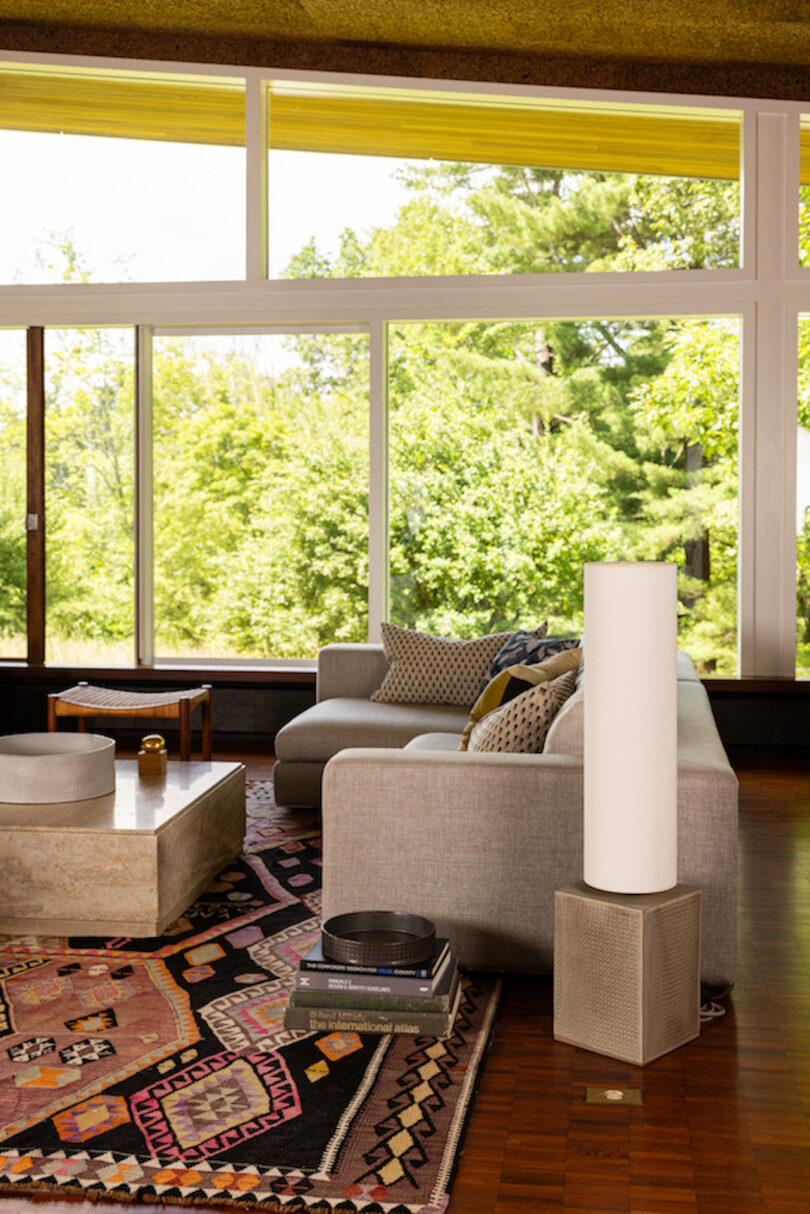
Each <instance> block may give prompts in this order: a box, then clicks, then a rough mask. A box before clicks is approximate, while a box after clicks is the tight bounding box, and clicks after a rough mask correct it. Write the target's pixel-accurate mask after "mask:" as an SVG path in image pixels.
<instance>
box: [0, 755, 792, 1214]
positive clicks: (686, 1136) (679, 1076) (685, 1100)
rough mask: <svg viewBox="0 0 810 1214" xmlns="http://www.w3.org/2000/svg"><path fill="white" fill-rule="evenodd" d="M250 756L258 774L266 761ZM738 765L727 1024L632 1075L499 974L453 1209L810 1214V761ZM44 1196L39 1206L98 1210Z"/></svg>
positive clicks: (538, 994)
mask: <svg viewBox="0 0 810 1214" xmlns="http://www.w3.org/2000/svg"><path fill="white" fill-rule="evenodd" d="M246 762H247V767H248V775H249V776H252V777H253V778H258V779H261V778H266V776H267V774H268V771H269V766H270V765H269V763H268V762H267V761H265V760H260V759H258V758H248V759H247V760H246ZM735 767H736V768H737V772H738V775H739V777H740V870H739V871H740V919H739V924H740V947H739V963H738V978H737V983H736V985H735V987H734V990H733V992H732V994H731V995H730V996H728V997H727V998H726V999H725V1000H723V1004H724V1006H725V1008H726V1014H725V1015H724V1016H723V1017H721V1018H719V1019H716V1020H713V1021H711V1022H710V1023H707V1024H706V1025H705V1026H704V1028H703V1031H702V1033H701V1036H700V1038H699V1039H698V1040H697V1041H696V1042H694V1043H693V1044H691V1045H688V1046H686V1047H684V1048H682V1049H680V1050H678V1051H676V1052H674V1053H672V1054H669V1055H667V1056H666V1057H664V1058H661V1059H659V1060H658V1061H656V1062H653V1063H651V1064H650V1065H649V1066H647V1067H645V1068H643V1069H641V1068H637V1067H632V1066H628V1065H625V1064H623V1063H619V1062H613V1061H611V1060H610V1059H607V1058H602V1057H600V1056H598V1055H596V1054H589V1053H587V1052H586V1051H583V1050H578V1049H574V1048H572V1047H571V1046H566V1045H562V1044H560V1043H557V1042H555V1041H554V1040H553V1038H552V1035H551V1024H552V1004H551V987H550V983H549V981H548V980H545V979H527V978H520V979H517V978H516V979H513V980H510V981H508V982H507V986H506V994H505V998H504V1001H503V1006H502V1011H501V1013H500V1016H499V1019H498V1023H497V1026H496V1030H495V1036H494V1041H493V1044H492V1048H491V1050H490V1053H489V1056H488V1059H487V1062H486V1066H485V1068H484V1073H483V1077H482V1080H481V1087H480V1091H479V1093H478V1097H477V1099H476V1103H475V1108H474V1111H473V1114H472V1117H471V1120H470V1124H469V1128H468V1131H467V1136H466V1139H465V1144H464V1149H463V1152H462V1156H461V1161H460V1166H459V1170H458V1175H457V1177H456V1181H455V1185H454V1188H453V1192H452V1198H451V1202H450V1207H449V1214H513V1212H514V1214H534V1212H535V1211H537V1212H540V1211H564V1212H565V1214H579V1212H582V1214H585V1212H587V1214H609V1212H612V1211H628V1212H632V1214H687V1212H688V1214H692V1212H697V1214H753V1212H755V1211H756V1212H764V1214H810V763H804V762H799V761H790V762H787V761H785V762H781V763H779V764H775V763H773V762H770V763H765V762H762V763H759V762H756V761H751V760H748V761H740V762H737V763H735ZM586 1087H622V1088H623V1087H628V1088H640V1089H641V1091H642V1093H643V1100H644V1102H643V1104H642V1105H640V1106H635V1107H630V1106H619V1107H612V1106H596V1105H590V1104H586V1103H585V1089H586ZM43 1197H44V1195H42V1197H40V1198H39V1200H38V1201H37V1202H36V1206H37V1207H38V1208H39V1210H38V1212H36V1214H39V1212H41V1214H62V1211H64V1212H65V1214H81V1212H83V1211H90V1210H95V1211H97V1212H98V1211H99V1209H100V1207H99V1206H98V1205H95V1206H91V1205H89V1204H88V1203H85V1202H79V1203H65V1202H62V1201H51V1200H49V1199H47V1198H45V1199H44V1200H43ZM105 1208H109V1207H105ZM120 1208H121V1207H119V1209H120ZM136 1208H138V1209H141V1210H146V1209H147V1208H148V1209H150V1210H156V1209H159V1210H161V1211H163V1214H165V1211H166V1209H167V1208H168V1207H165V1206H163V1207H143V1206H141V1207H136ZM197 1209H198V1210H199V1209H200V1207H197ZM17 1210H25V1211H27V1212H28V1214H35V1210H34V1202H33V1201H21V1200H20V1199H19V1198H5V1199H4V1200H3V1199H0V1214H12V1211H13V1212H14V1214H16V1211H17Z"/></svg>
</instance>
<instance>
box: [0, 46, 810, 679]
mask: <svg viewBox="0 0 810 1214" xmlns="http://www.w3.org/2000/svg"><path fill="white" fill-rule="evenodd" d="M0 101H2V103H3V108H2V119H1V120H2V122H3V123H4V125H5V127H6V128H7V129H6V130H5V131H3V132H0V143H2V140H3V139H6V141H7V142H6V143H5V144H3V145H2V146H3V148H4V149H5V151H4V155H5V156H6V161H7V163H10V164H11V163H13V164H14V165H15V166H16V167H15V179H16V180H18V182H19V188H18V190H17V191H16V193H15V196H14V197H11V198H9V197H6V196H4V199H3V200H2V204H0V205H2V207H3V219H4V230H5V231H6V232H14V233H16V237H15V238H14V239H11V238H9V239H8V240H7V241H6V243H5V245H4V250H3V253H2V256H0V279H5V281H6V283H7V284H8V285H7V286H5V287H3V286H0V326H5V327H6V328H7V329H12V330H13V327H14V326H15V325H16V326H17V327H18V328H17V338H18V345H19V341H20V340H21V336H22V333H21V329H20V328H19V327H20V326H40V327H41V328H42V329H43V331H44V367H45V382H44V393H43V397H44V399H43V402H42V403H43V409H44V417H45V451H44V488H45V504H46V509H45V548H46V556H47V560H46V575H47V576H46V578H45V587H46V589H45V591H44V593H45V594H46V596H47V606H46V609H45V612H44V618H45V629H46V633H47V637H46V644H45V656H46V660H47V661H50V662H71V663H74V664H76V663H78V664H81V663H84V664H88V665H89V664H100V663H112V664H116V663H127V662H131V661H133V660H137V661H140V662H147V663H150V662H161V661H176V660H178V659H185V660H188V661H192V662H196V663H200V662H205V661H216V660H225V661H240V660H248V661H268V660H271V661H272V660H291V659H293V660H294V659H309V658H311V657H312V656H313V655H314V653H315V652H316V650H317V648H318V646H319V645H320V644H323V643H324V641H326V640H329V639H345V640H356V639H362V638H364V637H366V636H370V637H372V638H374V637H376V636H377V635H378V629H379V623H380V621H381V620H382V619H385V618H390V619H393V620H395V621H397V622H399V623H404V624H407V625H409V626H413V627H419V628H426V629H430V630H432V631H436V632H444V633H453V634H458V635H471V634H472V633H474V632H475V631H477V630H482V631H483V630H486V629H488V628H490V627H507V626H510V625H512V624H520V623H527V624H529V623H536V622H539V619H540V618H544V619H546V618H547V619H549V621H550V624H551V626H552V628H553V629H554V630H555V631H569V632H574V631H576V630H577V629H578V628H579V627H581V566H582V562H583V561H584V560H587V559H600V558H605V557H606V558H608V559H610V558H613V557H623V558H635V559H666V560H673V561H675V562H677V564H678V566H679V572H680V579H679V602H680V607H679V611H680V626H681V642H682V644H683V645H684V647H685V648H687V649H689V650H690V652H691V653H692V654H693V656H694V657H695V658H696V660H697V662H698V664H699V666H700V668H701V669H702V670H703V671H705V672H718V673H724V672H725V673H728V672H733V671H739V672H741V673H759V674H764V673H775V674H785V673H790V671H791V670H792V663H793V653H794V650H795V644H794V641H793V635H792V634H793V629H794V620H795V618H796V616H794V615H792V614H791V608H790V601H791V596H792V595H793V594H794V588H795V584H796V576H797V574H796V561H795V556H794V555H793V554H795V536H796V534H798V529H797V528H796V527H795V525H794V524H795V520H794V518H793V517H792V512H789V511H788V510H787V508H786V501H785V499H786V497H787V496H789V490H790V485H788V484H787V482H786V483H785V484H786V488H787V489H788V492H787V493H782V494H781V496H780V495H779V494H777V493H776V492H772V491H771V489H770V485H772V483H773V470H774V468H775V467H777V468H782V469H783V470H784V471H785V476H786V477H787V478H788V480H789V481H790V484H791V485H792V477H793V471H792V469H793V466H794V465H793V462H792V461H793V458H794V447H793V444H794V443H795V441H796V437H795V416H796V399H795V366H796V357H795V349H796V332H795V314H796V309H798V310H801V305H802V301H803V299H804V294H806V296H807V301H806V309H805V310H807V311H808V312H810V274H808V272H807V271H805V270H804V269H803V268H802V265H801V264H800V262H802V259H803V257H804V254H803V253H802V254H801V255H800V253H799V248H803V245H802V246H800V245H798V244H797V240H796V231H795V230H796V226H797V225H796V222H795V215H796V205H795V198H796V194H795V192H793V193H792V194H791V189H792V188H793V187H792V186H791V183H792V182H793V181H795V183H796V184H795V188H796V189H798V188H799V182H800V168H799V163H800V156H799V143H800V140H799V131H800V125H801V124H800V115H799V112H798V107H796V106H793V105H788V104H786V105H780V104H776V103H757V102H752V101H740V100H729V101H726V100H722V99H714V100H712V99H708V100H707V99H705V98H702V99H700V104H695V103H692V102H690V101H689V99H688V98H675V97H668V98H663V97H659V98H648V97H640V96H633V97H624V96H622V95H619V94H615V95H612V96H611V95H607V94H600V95H598V96H597V95H593V96H589V95H588V94H586V93H573V92H572V93H568V94H565V95H556V96H554V95H552V94H551V92H550V91H549V90H540V89H519V88H514V87H504V86H483V85H476V86H471V85H463V84H451V85H438V84H436V83H435V82H427V83H421V82H417V81H388V82H380V81H376V82H375V81H372V80H367V79H361V78H340V77H338V76H334V75H333V76H325V75H324V76H315V75H312V74H305V75H300V74H299V75H296V74H295V73H289V72H287V73H283V72H280V73H271V72H262V71H259V70H258V69H249V70H241V69H216V70H209V69H205V68H199V67H183V66H182V65H176V64H175V65H170V66H167V68H166V70H165V71H164V70H162V69H160V68H159V67H155V65H140V66H133V67H131V68H126V67H125V69H124V70H119V69H117V68H116V67H115V66H114V65H111V64H99V65H98V67H94V68H91V67H88V66H87V64H86V62H85V63H83V64H81V65H78V64H77V65H74V64H72V63H70V62H68V61H65V60H53V61H51V62H49V63H34V61H33V59H31V58H26V57H25V56H17V57H16V58H15V60H14V62H10V63H9V64H7V65H6V66H5V67H3V68H1V69H0ZM803 147H804V143H803V141H802V148H803ZM741 163H742V171H741V168H740V166H741ZM801 179H802V180H803V178H801ZM54 181H56V182H58V186H59V188H58V189H53V188H50V189H48V188H46V182H51V183H53V182H54ZM791 215H792V216H793V218H791ZM743 217H744V222H743ZM802 222H803V221H802ZM800 226H801V225H800ZM783 253H784V257H783V260H782V261H780V257H782V255H783ZM791 325H792V326H793V328H791ZM791 335H792V336H791ZM20 348H21V347H20ZM14 357H15V356H14V355H13V353H6V352H5V347H4V348H3V354H2V366H3V394H2V404H3V408H4V411H5V412H4V419H3V426H4V429H3V436H2V441H3V443H4V444H5V446H6V447H8V449H9V450H10V451H15V452H16V454H15V455H14V458H13V459H12V460H11V461H10V462H9V468H16V469H17V472H16V476H17V478H18V480H20V483H21V484H22V483H23V482H24V476H23V472H24V459H23V447H22V446H19V445H18V446H17V447H14V444H15V443H19V442H20V441H21V440H20V435H21V434H22V432H23V430H24V409H23V407H22V404H21V402H22V400H23V399H24V396H21V395H20V391H23V393H24V387H23V388H22V389H20V390H19V391H18V393H17V396H16V397H14V396H13V393H12V391H11V388H10V387H9V386H8V385H10V384H11V383H12V381H13V379H14V376H15V374H16V375H17V379H18V381H19V382H20V383H22V382H23V380H24V376H20V374H19V361H18V363H17V367H18V370H17V372H15V371H14V365H15V364H14ZM791 360H792V361H791ZM791 368H793V371H792V374H793V384H794V387H793V388H791ZM15 401H16V403H13V402H15ZM801 418H802V414H801V405H800V412H799V421H800V423H801ZM791 419H792V420H791ZM788 422H790V424H788ZM15 427H16V429H15ZM798 441H799V443H801V432H800V434H799V440H798ZM4 475H6V473H5V472H4ZM7 475H8V476H9V477H11V476H12V475H13V474H12V472H9V473H8V474H7ZM30 477H31V473H30V470H29V482H30ZM29 487H30V485H29ZM23 498H24V495H23ZM8 500H9V501H10V500H12V489H11V487H9V494H8ZM21 500H22V499H21ZM14 509H15V511H16V509H17V507H16V506H15V507H14ZM789 513H791V517H788V515H789ZM10 517H11V516H10ZM16 517H17V518H19V516H16ZM15 528H16V531H15ZM10 536H11V538H10V540H9V543H8V550H9V554H10V557H11V556H13V555H14V554H15V553H16V557H15V558H14V559H16V560H17V566H15V568H16V569H17V574H16V575H14V576H16V579H17V584H16V589H15V588H14V587H13V580H14V577H13V576H11V575H10V579H7V578H5V576H4V577H3V579H2V580H0V596H1V597H2V599H3V602H2V603H0V608H2V612H3V613H4V614H3V620H5V618H6V616H8V619H9V623H8V624H4V625H3V626H4V627H5V628H6V629H7V633H8V638H9V639H8V640H7V643H6V646H5V647H6V650H7V656H8V657H19V656H22V653H23V652H24V645H23V644H22V641H21V639H20V638H21V637H22V633H21V631H20V629H21V627H22V624H21V622H20V621H21V617H20V611H21V610H24V603H25V594H24V591H25V586H24V584H23V585H22V591H23V593H22V595H21V594H20V580H21V579H20V569H21V568H22V566H20V564H19V560H20V556H21V554H22V553H23V551H24V541H25V532H24V527H23V526H22V524H20V523H14V524H13V525H12V526H11V530H10ZM791 537H793V538H791ZM799 542H800V545H801V539H800V541H799ZM801 559H802V558H801V549H800V561H799V574H798V581H799V592H800V595H801V587H802V566H801ZM23 583H24V579H23ZM78 587H81V593H80V592H79V589H78ZM21 604H22V605H23V606H22V608H21ZM15 612H16V616H15V615H14V613H15ZM12 617H14V619H15V620H16V621H17V622H16V624H13V622H12ZM798 617H799V621H800V627H801V610H799V613H798ZM14 627H16V628H17V634H16V636H17V640H16V641H13V642H12V640H11V639H10V638H11V636H12V633H13V628H14ZM788 667H790V669H788Z"/></svg>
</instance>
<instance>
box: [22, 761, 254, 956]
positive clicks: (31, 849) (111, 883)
mask: <svg viewBox="0 0 810 1214" xmlns="http://www.w3.org/2000/svg"><path fill="white" fill-rule="evenodd" d="M115 776H116V784H115V792H112V793H108V794H107V795H106V796H103V797H95V798H94V799H93V800H92V801H67V802H62V803H51V804H48V805H11V804H9V803H7V802H6V803H0V932H2V933H18V932H30V933H34V934H37V935H63V936H64V935H72V936H106V937H108V938H109V937H110V936H111V935H112V936H157V935H160V934H161V932H162V931H163V930H164V929H165V928H166V927H167V926H168V925H169V924H170V923H171V922H172V921H173V920H175V919H176V918H177V917H178V916H179V915H181V914H182V913H183V911H184V910H186V909H187V907H188V906H189V905H190V904H191V903H192V902H193V901H194V899H195V898H196V897H197V895H198V894H199V893H200V892H201V891H202V890H203V889H204V888H205V886H206V885H207V884H208V882H209V881H210V880H211V878H212V877H213V876H215V875H216V873H217V872H219V871H220V870H221V869H222V868H223V867H224V866H225V865H226V864H227V863H228V861H229V860H231V859H233V857H234V856H237V855H238V854H239V853H240V852H241V850H242V842H243V840H244V835H245V769H244V767H243V766H242V764H241V763H213V762H192V763H178V762H174V763H172V762H170V763H169V765H168V770H167V772H166V775H165V776H148V777H145V778H140V777H139V776H138V764H137V763H136V762H135V761H134V760H131V761H127V760H124V761H119V762H116V764H115Z"/></svg>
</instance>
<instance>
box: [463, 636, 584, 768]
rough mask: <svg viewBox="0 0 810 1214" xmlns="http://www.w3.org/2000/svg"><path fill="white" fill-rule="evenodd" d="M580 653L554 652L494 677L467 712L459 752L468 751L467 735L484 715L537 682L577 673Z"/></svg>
mask: <svg viewBox="0 0 810 1214" xmlns="http://www.w3.org/2000/svg"><path fill="white" fill-rule="evenodd" d="M581 652H582V651H581V650H580V649H566V650H564V651H563V652H562V653H553V654H552V655H551V657H548V658H546V660H545V661H544V662H538V663H537V664H536V665H534V666H523V665H521V664H520V663H518V664H517V665H516V666H507V668H506V670H502V671H501V672H500V673H499V674H496V675H495V678H494V679H491V680H490V681H489V683H487V685H486V687H485V688H484V690H483V691H482V692H481V694H480V696H479V697H478V699H477V700H476V701H475V703H474V704H473V706H472V708H471V709H470V719H469V720H468V721H467V724H466V725H465V727H464V733H463V734H462V735H461V742H460V744H459V750H466V749H467V747H468V745H469V741H470V734H471V733H472V731H473V729H474V727H475V726H476V725H477V723H478V722H479V721H480V720H482V719H483V718H484V717H485V716H486V715H487V713H490V712H494V710H495V709H496V708H500V707H501V705H502V704H507V703H509V701H510V700H514V699H515V698H516V697H517V696H519V695H522V694H523V692H524V691H528V690H529V688H530V687H535V686H536V685H537V684H538V683H548V682H549V681H550V680H551V679H556V678H557V676H558V675H561V674H566V673H567V672H568V671H569V670H573V671H575V672H576V670H577V668H578V667H579V655H580V653H581Z"/></svg>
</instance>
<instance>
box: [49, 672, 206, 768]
mask: <svg viewBox="0 0 810 1214" xmlns="http://www.w3.org/2000/svg"><path fill="white" fill-rule="evenodd" d="M198 704H202V757H203V758H204V759H210V758H211V736H212V730H211V685H210V684H209V683H204V684H203V686H202V687H189V688H187V689H186V690H185V691H156V692H152V691H115V690H113V688H111V687H93V686H91V684H90V683H78V684H77V685H76V686H75V687H69V688H68V689H67V691H55V692H53V693H52V694H51V695H49V696H48V729H49V731H51V732H53V731H54V730H55V729H56V728H57V717H78V722H77V728H78V729H80V730H82V729H86V728H87V721H86V718H87V717H153V718H154V717H164V718H170V719H172V720H175V721H178V720H179V722H180V758H181V759H182V760H184V761H188V760H189V759H190V758H191V711H192V709H193V708H196V707H197V705H198Z"/></svg>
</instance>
